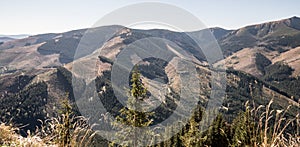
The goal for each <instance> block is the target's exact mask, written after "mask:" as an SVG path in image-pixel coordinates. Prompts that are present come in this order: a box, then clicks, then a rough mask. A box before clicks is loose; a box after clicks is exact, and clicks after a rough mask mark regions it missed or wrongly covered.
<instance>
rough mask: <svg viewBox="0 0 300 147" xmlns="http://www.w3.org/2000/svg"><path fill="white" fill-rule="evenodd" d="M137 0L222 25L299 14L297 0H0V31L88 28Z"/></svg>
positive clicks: (299, 4) (23, 32) (25, 31)
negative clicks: (166, 6) (180, 10)
mask: <svg viewBox="0 0 300 147" xmlns="http://www.w3.org/2000/svg"><path fill="white" fill-rule="evenodd" d="M141 2H162V3H166V4H171V5H175V6H177V7H180V8H183V9H185V10H187V11H188V12H190V13H191V14H193V15H195V16H196V17H198V18H199V19H200V20H201V21H202V22H203V23H204V24H205V25H206V26H207V27H222V28H225V29H237V28H240V27H243V26H247V25H251V24H258V23H262V22H268V21H273V20H280V19H284V18H289V17H292V16H298V17H300V9H299V6H300V1H299V0H285V1H283V0H194V1H192V0H160V1H158V0H1V1H0V18H1V23H0V34H5V35H15V34H31V35H35V34H42V33H59V32H66V31H70V30H75V29H82V28H89V27H91V26H93V24H95V23H96V22H97V20H99V19H100V18H102V17H103V16H104V15H106V14H109V13H110V12H112V11H114V10H117V9H118V8H121V7H124V6H128V5H131V4H136V3H141Z"/></svg>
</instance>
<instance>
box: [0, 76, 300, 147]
mask: <svg viewBox="0 0 300 147" xmlns="http://www.w3.org/2000/svg"><path fill="white" fill-rule="evenodd" d="M146 91H147V90H146V89H145V87H144V85H143V83H142V82H141V79H140V74H139V72H138V71H134V72H133V74H132V79H131V89H130V90H129V94H128V97H129V101H128V104H127V107H128V108H131V107H138V108H139V107H140V106H139V105H137V103H136V101H138V100H139V101H141V100H143V99H144V98H145V97H146V96H147V94H146ZM272 103H273V100H271V101H270V102H269V103H268V104H266V105H260V106H255V105H254V103H253V104H251V103H249V102H247V103H246V104H245V106H244V108H243V110H244V111H242V112H240V113H239V114H238V115H237V116H236V117H235V119H234V120H233V121H232V122H231V123H229V122H226V120H225V119H224V118H223V116H222V114H221V113H219V114H218V115H217V117H216V118H215V120H214V121H213V123H212V125H211V126H210V127H209V128H202V126H201V125H200V121H201V120H202V119H203V118H204V117H203V116H205V115H208V113H210V112H204V111H203V108H202V107H201V106H199V107H197V108H196V109H195V111H194V115H193V116H192V118H191V119H190V120H189V122H188V124H186V125H185V126H184V127H183V128H181V129H179V132H178V133H176V134H175V135H173V136H172V137H171V138H167V136H160V137H161V138H163V139H164V140H165V141H164V142H160V143H158V144H156V145H153V144H152V143H153V142H155V140H156V139H157V136H156V135H155V134H154V132H151V131H148V132H147V133H148V134H149V136H148V137H149V138H150V140H151V141H150V142H149V143H147V142H146V143H145V142H143V140H145V138H141V136H137V135H136V131H137V130H135V129H134V127H132V128H131V129H124V128H122V127H120V126H118V125H116V124H117V123H116V122H119V123H123V124H127V125H129V126H137V127H147V126H149V125H151V124H152V123H153V120H152V119H151V115H153V114H149V113H148V114H147V113H144V112H137V111H134V110H132V109H127V108H123V109H121V110H120V113H119V114H120V115H119V116H118V117H117V119H116V120H115V121H112V122H110V123H111V126H113V127H114V128H116V129H119V130H120V132H121V133H117V134H116V136H119V138H121V139H124V138H125V140H126V137H127V138H128V137H129V139H132V138H137V139H133V141H131V142H130V141H128V142H124V144H123V146H153V147H169V146H175V147H177V146H212V147H215V146H233V147H239V146H253V147H257V146H263V147H276V146H278V147H279V146H294V147H297V146H299V145H300V117H299V114H298V115H296V117H294V118H290V117H287V112H288V111H289V109H290V107H288V108H286V109H279V110H276V109H272V108H271V105H272ZM40 123H41V124H42V125H41V127H38V128H37V129H36V131H35V132H30V131H28V132H27V136H26V137H22V136H21V135H19V134H18V132H19V130H20V128H22V126H21V127H14V126H12V125H10V124H6V123H2V124H1V125H0V145H1V146H22V147H31V146H37V147H39V146H59V147H65V146H67V147H69V146H71V147H77V146H122V145H119V144H118V142H110V141H107V140H105V139H103V138H102V137H101V136H99V135H98V134H97V133H96V132H94V131H93V129H92V128H93V126H90V125H88V120H87V119H86V118H83V117H81V116H76V114H74V110H73V107H72V105H71V104H70V101H69V100H68V99H65V100H63V101H62V103H61V108H60V111H59V115H57V116H55V117H52V118H50V119H46V120H41V122H40ZM175 129H178V128H174V127H173V128H172V127H167V128H165V132H166V134H168V133H170V132H172V131H173V130H175ZM201 129H204V130H205V131H204V132H201V131H200V130H201ZM288 130H289V131H288ZM149 138H147V139H149ZM127 140H128V139H127ZM142 143H143V144H142Z"/></svg>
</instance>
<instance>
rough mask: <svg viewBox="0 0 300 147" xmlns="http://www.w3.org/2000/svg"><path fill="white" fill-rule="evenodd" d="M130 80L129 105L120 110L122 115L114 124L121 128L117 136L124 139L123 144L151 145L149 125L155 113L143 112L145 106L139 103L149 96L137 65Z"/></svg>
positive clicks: (121, 139)
mask: <svg viewBox="0 0 300 147" xmlns="http://www.w3.org/2000/svg"><path fill="white" fill-rule="evenodd" d="M130 81H131V88H130V91H129V94H128V95H129V96H128V100H127V106H126V107H124V108H122V109H121V110H120V115H119V116H118V117H117V118H116V121H114V122H113V126H114V127H115V128H117V129H119V131H118V133H117V134H116V136H117V138H118V139H119V140H120V141H122V145H123V146H134V147H136V146H149V145H150V144H151V142H149V141H150V140H152V136H153V133H152V132H151V131H150V130H149V129H148V128H147V127H148V126H149V125H150V124H151V123H152V122H153V120H152V119H151V118H150V117H151V116H152V115H153V113H150V112H143V110H145V108H143V107H142V106H141V105H140V103H139V101H143V100H144V99H145V98H146V97H147V94H146V92H147V89H146V88H145V86H144V85H143V83H142V80H141V75H140V72H139V71H138V68H137V67H136V66H135V67H134V69H133V72H132V76H131V80H130ZM118 124H122V125H126V126H127V127H122V126H120V125H118ZM145 141H148V142H145Z"/></svg>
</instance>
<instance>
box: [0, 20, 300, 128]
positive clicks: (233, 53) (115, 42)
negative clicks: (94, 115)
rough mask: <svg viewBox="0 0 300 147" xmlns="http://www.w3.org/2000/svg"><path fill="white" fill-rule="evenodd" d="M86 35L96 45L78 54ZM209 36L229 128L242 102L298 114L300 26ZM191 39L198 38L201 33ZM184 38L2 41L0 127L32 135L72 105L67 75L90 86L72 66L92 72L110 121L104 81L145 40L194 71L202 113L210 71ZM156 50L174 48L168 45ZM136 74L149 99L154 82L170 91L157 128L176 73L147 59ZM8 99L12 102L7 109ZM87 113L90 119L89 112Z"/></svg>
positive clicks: (117, 31)
mask: <svg viewBox="0 0 300 147" xmlns="http://www.w3.org/2000/svg"><path fill="white" fill-rule="evenodd" d="M86 31H89V33H91V34H94V35H95V36H96V37H94V38H90V39H87V40H89V42H87V43H85V44H84V46H81V48H82V49H85V50H84V52H80V53H77V54H76V49H77V47H78V44H79V42H80V40H81V39H82V37H83V36H84V34H85V32H86ZM210 31H211V32H212V34H213V35H214V36H215V38H216V39H217V41H218V43H219V45H220V47H221V49H222V51H223V53H224V58H225V59H224V61H225V62H226V66H227V67H228V70H227V89H226V92H227V93H226V97H225V100H224V102H223V107H222V108H221V110H222V111H224V114H225V116H226V119H227V120H228V121H232V119H233V118H234V116H236V115H237V114H238V112H239V111H240V110H241V109H242V108H243V104H244V103H245V102H246V101H247V100H253V101H254V102H255V103H257V104H266V103H268V102H269V101H270V99H272V98H273V99H275V100H274V101H275V102H274V103H275V105H274V107H276V108H286V107H287V106H288V105H292V108H291V109H290V110H289V112H288V114H289V116H295V115H296V114H297V113H299V110H300V106H299V97H300V92H299V91H300V80H299V79H298V77H299V74H300V18H298V17H292V18H288V19H283V20H279V21H275V22H268V23H263V24H257V25H251V26H246V27H243V28H240V29H237V30H226V29H222V28H210ZM189 33H201V30H200V31H196V32H189ZM99 34H101V35H99ZM111 34H114V35H113V36H111ZM187 34H188V33H184V32H172V31H169V30H159V29H154V30H135V29H130V28H126V27H122V26H117V25H116V26H104V27H99V28H93V29H90V30H87V29H81V30H73V31H69V32H65V33H49V34H41V35H34V36H29V37H27V38H23V39H16V40H10V41H5V42H3V43H1V44H0V114H1V115H0V116H1V117H2V118H1V119H0V120H5V121H6V120H8V119H10V118H11V116H15V117H14V118H13V120H12V121H13V122H14V123H16V124H29V125H28V126H27V127H28V128H29V129H33V128H35V126H36V125H37V119H45V118H47V117H49V116H53V115H55V113H57V112H56V111H57V109H56V108H57V104H58V103H59V101H60V98H61V97H63V96H64V95H65V93H66V92H69V93H70V95H69V98H70V99H71V100H73V101H74V95H73V93H72V92H73V87H72V79H71V78H72V74H73V75H75V77H76V78H78V80H79V81H81V84H82V87H83V89H84V87H85V86H88V85H89V84H91V83H92V82H90V81H87V80H85V79H84V78H83V77H79V76H77V75H79V74H78V73H75V72H73V73H72V68H73V65H74V63H75V64H76V63H84V65H86V66H83V67H82V69H81V70H82V71H92V70H93V69H94V70H95V71H96V73H97V78H96V79H93V80H95V81H96V83H97V84H96V85H97V86H96V87H97V92H98V93H99V97H100V99H101V100H103V101H106V103H105V104H104V105H106V106H107V108H109V110H110V111H111V112H112V113H113V112H115V111H116V110H118V109H117V108H119V107H121V105H120V103H119V102H118V101H116V99H115V97H114V96H113V93H112V88H111V82H110V76H109V73H110V71H111V66H112V62H113V61H115V59H116V56H117V55H118V54H119V53H120V52H121V51H122V49H124V48H125V47H126V46H127V45H129V44H131V43H133V42H135V41H137V40H139V39H143V38H147V37H157V38H164V39H166V40H169V41H171V42H173V43H175V44H176V45H178V46H179V47H181V48H183V49H184V50H185V51H186V53H187V54H188V55H189V57H190V58H191V60H193V61H195V63H197V65H196V66H197V72H198V75H199V77H200V79H201V80H200V81H201V82H200V87H201V89H193V90H195V91H197V90H199V91H200V93H201V95H200V96H199V97H200V99H199V101H200V102H201V104H203V105H205V104H206V102H207V101H208V100H209V94H210V90H211V85H210V84H209V80H210V78H211V73H212V72H213V71H212V69H210V68H209V67H208V63H207V62H206V58H205V56H204V54H203V53H202V52H199V51H198V50H199V46H197V45H196V43H195V42H194V41H193V40H192V39H191V38H190V37H189V36H188V35H187ZM107 40H108V41H107ZM162 44H163V45H164V46H168V48H172V47H173V46H172V45H170V44H169V43H168V42H163V43H162ZM99 48H102V52H101V54H99V53H98V52H95V50H97V49H99ZM74 55H76V57H75V59H74ZM93 61H96V65H97V66H96V67H95V66H94V65H90V64H89V63H91V62H93ZM171 62H172V63H175V62H176V60H175V59H174V60H173V59H172V60H171ZM220 62H223V61H218V62H216V63H215V65H216V66H218V65H220ZM139 66H140V68H141V69H143V71H142V76H143V78H144V79H145V80H147V81H148V82H147V83H148V84H147V85H146V86H148V89H149V91H150V93H151V94H152V96H153V97H156V98H157V97H159V96H158V95H157V93H155V91H157V90H159V89H158V88H157V87H160V85H159V83H157V81H163V82H161V83H163V84H164V85H165V86H166V91H169V92H168V93H166V94H165V95H166V96H167V97H168V100H169V101H164V103H163V105H162V106H161V107H160V109H159V111H158V112H157V113H158V114H157V116H158V120H157V121H158V122H159V121H161V120H163V119H164V118H166V117H167V116H168V115H169V113H171V111H170V110H172V109H174V108H173V107H174V106H176V104H178V97H176V94H178V93H179V92H180V90H179V86H178V85H180V83H179V82H178V81H179V80H178V76H177V75H178V74H179V73H177V72H176V71H175V70H174V69H172V67H171V64H169V63H165V61H161V60H157V59H152V58H150V59H147V60H144V61H143V62H142V63H141V64H140V65H139ZM157 79H159V80H157ZM11 99H14V101H13V102H11ZM183 99H184V98H183ZM82 101H83V102H85V101H86V103H87V104H86V105H87V106H89V105H88V104H90V103H93V100H92V99H91V100H82ZM170 102H171V103H170ZM149 103H150V104H151V103H152V101H149ZM179 107H180V106H179ZM87 109H89V111H90V109H93V108H87ZM29 112H30V113H29ZM8 113H9V114H8ZM177 115H181V114H177Z"/></svg>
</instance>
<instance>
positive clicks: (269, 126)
mask: <svg viewBox="0 0 300 147" xmlns="http://www.w3.org/2000/svg"><path fill="white" fill-rule="evenodd" d="M272 103H273V100H271V101H270V102H269V104H268V105H266V106H263V105H260V106H259V107H257V108H255V107H254V108H253V109H252V110H251V111H250V112H251V116H252V117H253V119H254V121H255V122H256V125H257V126H256V128H257V129H256V130H253V137H252V138H253V140H254V146H263V147H282V146H284V147H298V146H299V145H300V134H299V126H300V121H299V120H300V119H299V114H297V115H296V117H295V118H287V117H286V113H287V111H288V110H289V108H290V106H289V107H288V108H286V109H284V110H272V109H271V105H272ZM246 106H247V107H248V104H246ZM263 108H265V110H264V111H261V110H262V109H263ZM274 117H275V118H274ZM271 120H273V122H274V123H271ZM291 125H293V126H296V129H297V130H296V133H295V134H287V133H286V129H287V127H289V126H291Z"/></svg>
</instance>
